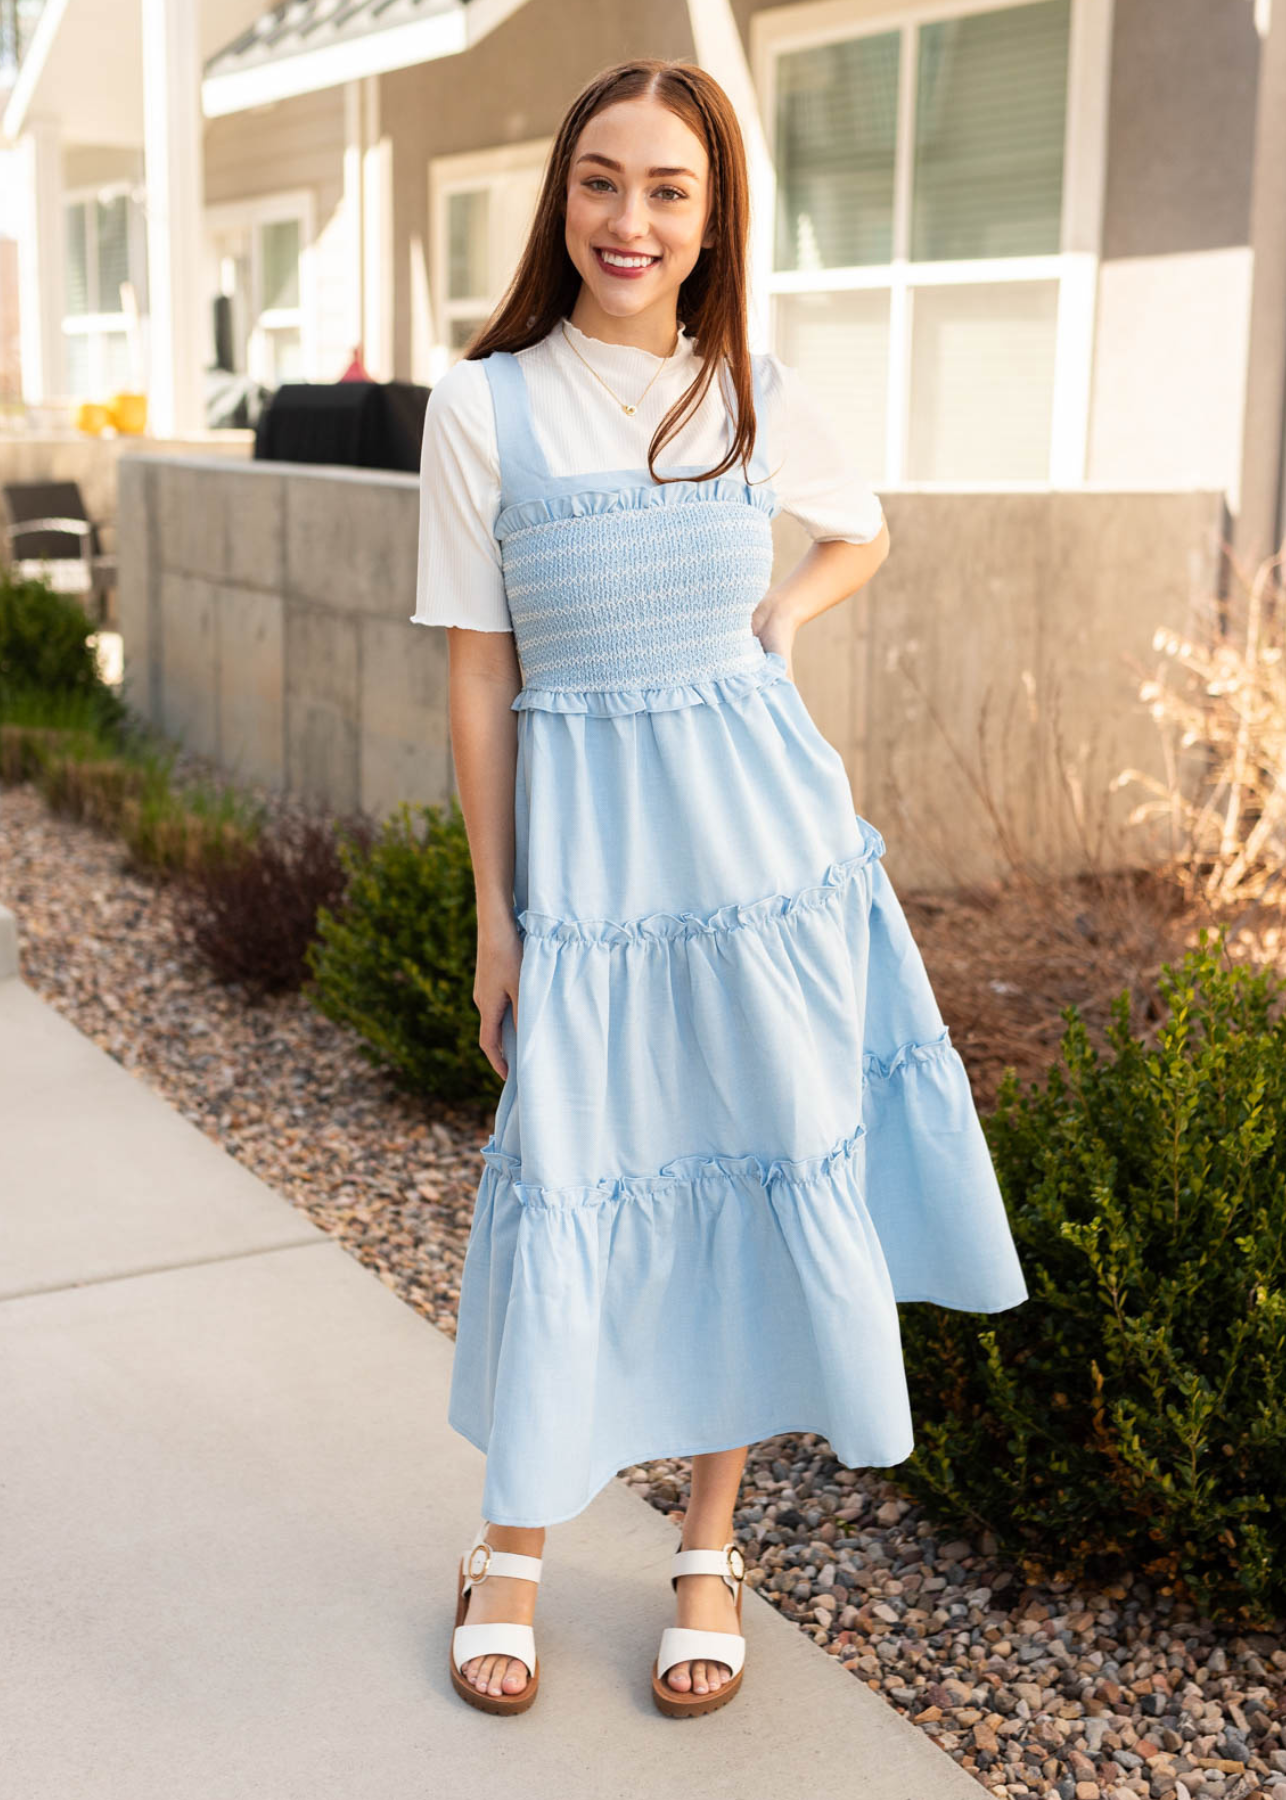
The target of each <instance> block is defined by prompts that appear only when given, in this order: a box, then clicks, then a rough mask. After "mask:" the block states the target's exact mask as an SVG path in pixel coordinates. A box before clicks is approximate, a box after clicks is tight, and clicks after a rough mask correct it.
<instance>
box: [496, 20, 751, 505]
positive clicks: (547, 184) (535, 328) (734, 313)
mask: <svg viewBox="0 0 1286 1800" xmlns="http://www.w3.org/2000/svg"><path fill="white" fill-rule="evenodd" d="M638 99H655V100H658V101H660V102H661V104H662V105H663V106H668V107H669V109H670V111H671V112H672V113H674V114H675V115H676V116H677V117H678V118H680V119H682V121H683V123H684V124H685V125H686V126H687V127H688V129H689V130H690V131H691V132H692V133H693V134H694V136H696V137H697V138H699V139H700V141H701V143H702V144H703V145H704V146H705V151H706V155H707V156H708V157H709V161H710V173H709V181H710V214H709V219H708V221H707V229H709V228H710V227H713V228H714V231H715V234H716V235H715V241H714V243H713V244H712V245H711V246H710V248H709V249H703V250H702V252H701V254H700V255H699V256H698V258H697V260H696V263H695V264H694V265H693V268H692V270H691V272H690V273H689V275H688V277H687V279H686V280H685V281H684V282H683V283H682V285H681V286H680V288H679V297H678V315H679V318H680V319H681V320H682V321H683V324H684V327H685V329H686V331H687V334H688V336H689V337H691V338H693V339H695V341H696V344H697V348H698V350H699V352H700V356H701V373H700V375H699V376H698V377H697V379H696V380H695V381H694V382H693V383H692V384H691V386H690V387H688V388H686V389H685V390H684V392H683V393H682V394H681V395H680V396H679V398H678V399H677V400H676V401H675V403H674V405H673V406H672V407H671V408H670V410H669V412H668V413H666V415H665V417H664V418H663V419H662V420H661V423H660V424H659V425H658V426H657V428H656V431H655V432H654V434H653V437H652V442H651V444H650V445H649V446H648V453H647V467H648V473H649V474H650V475H651V476H652V479H653V480H654V481H658V482H663V481H671V480H674V481H677V480H681V479H685V478H684V477H680V476H667V475H658V474H657V473H656V470H655V468H654V467H653V464H654V461H655V459H656V457H657V456H658V455H659V454H660V451H661V450H662V448H663V447H664V445H666V444H667V443H668V442H669V441H670V439H671V438H672V437H674V436H675V435H676V433H677V432H678V431H679V430H680V429H681V427H682V425H683V424H684V422H685V420H686V419H687V418H688V417H690V416H691V414H693V413H695V412H696V411H697V409H698V407H699V406H700V405H701V402H702V400H703V399H704V397H705V395H706V393H707V391H708V389H709V387H710V383H711V382H712V381H713V380H714V378H715V374H716V371H717V369H718V368H719V366H720V364H721V363H723V362H725V361H726V363H727V365H728V372H729V376H730V379H731V385H732V390H733V393H734V394H735V396H736V403H737V405H736V411H737V429H736V432H735V435H734V437H733V441H732V443H731V444H730V446H729V448H728V451H727V454H726V455H725V456H724V459H723V461H722V462H721V463H718V464H717V465H716V466H715V467H714V468H713V469H710V470H707V472H706V474H705V475H703V476H700V477H698V478H697V479H700V480H703V481H706V480H710V479H711V478H712V477H714V476H716V475H722V474H723V473H724V471H725V470H726V469H729V468H731V467H732V465H733V463H735V462H738V461H744V462H746V463H748V462H749V459H750V456H751V453H752V452H753V450H754V447H755V430H756V423H755V406H754V384H753V377H752V372H751V363H750V348H749V343H748V340H747V332H746V240H747V235H748V231H749V219H750V187H749V181H748V179H747V174H746V149H745V143H744V141H743V139H742V136H741V127H740V125H739V124H738V123H737V115H736V113H735V112H734V111H733V109H732V103H731V102H730V100H729V99H728V96H727V94H725V93H724V91H723V89H722V88H721V87H720V86H719V83H718V82H717V81H716V80H715V79H714V77H713V76H711V75H708V74H707V73H706V71H705V70H704V69H700V68H697V67H696V65H695V64H693V63H686V62H681V61H679V60H677V59H667V60H662V59H660V58H658V57H651V56H641V57H635V58H633V59H631V60H630V61H629V62H623V63H617V64H616V65H615V66H614V67H612V68H610V69H604V70H603V71H602V72H601V74H598V75H596V76H595V77H594V79H593V80H592V81H591V82H590V83H589V84H588V86H587V87H585V88H583V89H582V90H581V92H580V93H579V94H578V95H577V97H576V99H575V100H573V102H572V104H571V106H570V107H569V108H568V110H567V113H566V115H565V116H564V118H563V122H562V124H561V125H560V126H559V128H558V135H557V136H556V137H555V139H554V143H553V148H552V149H551V151H550V154H549V162H548V165H547V167H546V170H545V179H544V183H543V185H542V187H541V190H540V199H539V201H538V203H537V206H536V214H535V218H534V219H533V221H532V227H531V231H530V233H529V234H528V237H527V243H526V246H525V247H524V249H523V253H522V257H521V259H520V261H519V263H518V267H517V269H516V270H515V272H514V277H513V280H512V281H511V282H510V284H509V287H508V290H507V291H506V293H505V296H504V298H503V299H502V300H501V302H500V304H499V305H498V307H497V308H496V310H495V312H494V313H493V314H492V316H491V318H490V319H489V320H488V321H487V323H486V324H485V325H484V326H483V327H482V329H481V331H480V332H479V333H478V335H477V336H476V337H474V338H473V339H472V340H471V341H470V343H469V345H468V347H467V349H466V350H465V352H464V354H465V356H466V358H468V359H469V360H471V361H472V360H476V359H478V358H479V357H483V356H486V355H488V354H489V353H490V352H491V351H492V350H525V349H526V348H527V346H528V345H530V344H537V343H539V342H540V340H541V339H542V338H544V337H547V336H548V334H549V333H550V332H551V331H552V330H553V329H554V327H555V326H556V325H557V324H558V322H559V320H560V319H562V318H565V317H566V316H567V315H568V314H569V313H570V312H571V310H572V307H573V306H574V305H575V302H576V298H577V295H578V294H579V292H580V286H581V277H580V272H579V271H578V269H577V268H576V265H575V264H574V263H573V262H572V260H571V258H570V257H569V256H568V254H567V242H566V216H567V184H568V178H569V174H570V170H571V162H572V153H573V151H574V150H575V148H576V143H577V140H578V139H579V137H580V134H581V132H582V131H583V130H584V128H585V126H586V125H587V124H588V123H589V121H590V120H591V119H592V118H593V117H594V115H595V114H596V113H599V112H602V110H603V108H604V107H606V106H612V105H615V104H616V102H617V101H620V100H638ZM686 479H692V478H691V477H687V478H686Z"/></svg>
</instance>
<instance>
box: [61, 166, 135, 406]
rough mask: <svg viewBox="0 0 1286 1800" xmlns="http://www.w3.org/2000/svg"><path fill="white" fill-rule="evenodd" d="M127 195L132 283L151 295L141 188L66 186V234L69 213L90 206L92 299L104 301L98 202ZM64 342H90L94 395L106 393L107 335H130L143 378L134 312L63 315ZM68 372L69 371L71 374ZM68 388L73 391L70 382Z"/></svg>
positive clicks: (88, 277) (128, 343) (88, 279)
mask: <svg viewBox="0 0 1286 1800" xmlns="http://www.w3.org/2000/svg"><path fill="white" fill-rule="evenodd" d="M122 195H124V197H125V199H126V200H127V201H131V202H133V204H131V205H128V206H127V207H126V209H125V218H126V221H127V225H128V240H127V241H128V258H129V280H130V281H131V283H132V284H133V286H134V291H135V293H136V294H140V293H141V292H145V291H146V290H145V288H144V283H143V281H141V280H140V274H143V276H144V280H145V278H146V277H145V271H146V267H147V228H146V225H145V222H144V218H143V209H142V207H141V206H140V205H139V204H138V201H137V198H136V184H135V183H134V182H132V181H104V182H92V183H90V184H88V185H87V186H83V187H75V188H66V189H65V190H64V192H63V197H62V198H63V231H64V233H65V232H66V230H67V214H68V212H69V211H70V210H71V208H72V207H73V206H86V205H87V206H88V208H89V211H88V213H87V215H86V217H87V230H86V233H85V279H86V283H87V285H88V286H89V288H90V298H91V299H97V300H101V298H102V295H101V294H99V293H97V291H96V290H97V287H98V212H97V209H96V208H95V206H94V202H95V201H96V200H101V201H103V202H107V201H111V200H117V199H119V198H120V197H121V196H122ZM62 326H63V342H64V345H65V344H66V340H67V339H68V338H72V337H84V338H88V339H89V392H90V394H92V395H105V394H106V391H107V378H106V374H105V371H104V357H103V343H102V340H103V337H104V336H105V335H108V334H111V335H113V336H117V337H124V339H125V342H126V348H127V352H128V355H129V358H130V366H131V368H132V369H133V370H134V371H135V372H134V374H133V376H132V377H131V379H132V380H134V381H138V380H139V371H138V369H137V361H138V357H139V354H140V352H139V346H138V344H137V343H136V342H135V341H134V321H133V319H132V318H131V317H130V315H129V313H127V312H124V311H123V310H122V309H121V308H119V307H118V308H116V310H115V311H113V312H87V313H64V314H63V321H62ZM65 372H66V371H65V369H64V373H65ZM64 385H65V386H66V387H67V388H68V389H70V387H71V382H70V379H68V380H67V381H66V382H65V383H64Z"/></svg>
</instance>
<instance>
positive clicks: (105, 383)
mask: <svg viewBox="0 0 1286 1800" xmlns="http://www.w3.org/2000/svg"><path fill="white" fill-rule="evenodd" d="M98 341H99V343H100V345H101V346H102V349H101V352H100V355H101V360H100V362H99V368H100V369H101V370H102V372H103V379H102V383H101V386H102V393H103V398H104V399H107V398H108V397H109V396H110V395H112V394H116V393H119V392H121V391H122V390H123V389H126V390H127V389H128V388H129V385H130V379H129V342H128V340H127V338H126V336H125V333H124V332H123V331H105V332H104V333H103V334H102V336H101V337H100V339H99V340H98Z"/></svg>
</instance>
